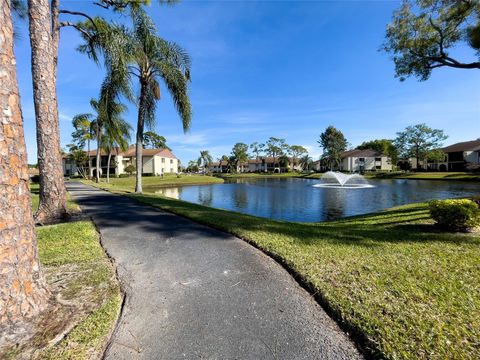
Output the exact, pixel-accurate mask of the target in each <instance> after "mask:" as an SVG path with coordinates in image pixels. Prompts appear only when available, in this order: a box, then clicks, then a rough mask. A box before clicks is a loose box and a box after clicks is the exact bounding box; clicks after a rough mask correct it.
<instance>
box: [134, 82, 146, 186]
mask: <svg viewBox="0 0 480 360" xmlns="http://www.w3.org/2000/svg"><path fill="white" fill-rule="evenodd" d="M146 87H147V84H144V83H141V88H140V101H139V104H138V119H137V139H136V140H137V142H136V149H135V156H136V170H137V173H136V175H135V192H136V193H142V192H143V189H142V171H143V159H142V156H143V130H144V127H145V117H144V110H143V109H144V108H145V96H146Z"/></svg>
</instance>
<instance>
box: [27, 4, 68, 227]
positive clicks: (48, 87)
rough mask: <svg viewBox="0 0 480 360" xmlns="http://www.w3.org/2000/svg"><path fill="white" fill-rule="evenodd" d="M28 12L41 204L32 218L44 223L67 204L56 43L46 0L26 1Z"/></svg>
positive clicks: (60, 214)
mask: <svg viewBox="0 0 480 360" xmlns="http://www.w3.org/2000/svg"><path fill="white" fill-rule="evenodd" d="M28 13H29V19H30V44H31V48H32V80H33V99H34V103H35V118H36V123H37V153H38V169H39V172H40V206H39V208H38V211H37V213H36V215H35V218H36V221H38V222H41V223H45V222H51V221H55V220H57V219H59V218H62V217H63V216H65V214H66V204H67V194H66V190H65V183H64V180H63V168H62V155H61V152H60V130H59V125H58V106H57V94H56V72H55V69H56V65H55V61H56V55H55V50H56V46H55V45H54V43H53V40H52V28H51V27H52V22H51V21H52V18H51V14H50V4H49V1H48V0H28Z"/></svg>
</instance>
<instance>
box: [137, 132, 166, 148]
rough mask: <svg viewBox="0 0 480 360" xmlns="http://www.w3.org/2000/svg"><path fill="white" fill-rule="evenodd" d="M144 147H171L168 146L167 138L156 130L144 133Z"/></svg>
mask: <svg viewBox="0 0 480 360" xmlns="http://www.w3.org/2000/svg"><path fill="white" fill-rule="evenodd" d="M143 147H144V148H145V149H170V148H169V147H168V146H167V139H165V137H164V136H162V135H158V134H157V133H156V132H154V131H147V132H145V133H144V134H143Z"/></svg>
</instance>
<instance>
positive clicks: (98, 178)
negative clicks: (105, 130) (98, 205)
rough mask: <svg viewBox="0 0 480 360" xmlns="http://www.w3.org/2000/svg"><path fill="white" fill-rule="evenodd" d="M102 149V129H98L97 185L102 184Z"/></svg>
mask: <svg viewBox="0 0 480 360" xmlns="http://www.w3.org/2000/svg"><path fill="white" fill-rule="evenodd" d="M101 147H102V133H101V131H100V128H98V129H97V159H96V164H95V181H96V182H97V183H99V182H100V168H101V163H102V157H101V153H100V151H101V150H100V149H101Z"/></svg>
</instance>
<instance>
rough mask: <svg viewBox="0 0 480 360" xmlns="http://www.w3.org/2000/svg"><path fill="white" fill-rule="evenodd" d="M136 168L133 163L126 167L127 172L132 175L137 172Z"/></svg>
mask: <svg viewBox="0 0 480 360" xmlns="http://www.w3.org/2000/svg"><path fill="white" fill-rule="evenodd" d="M135 170H136V168H135V166H134V165H133V164H130V165H128V166H127V167H126V168H125V172H126V173H128V174H129V175H132V174H133V173H134V172H135Z"/></svg>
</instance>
